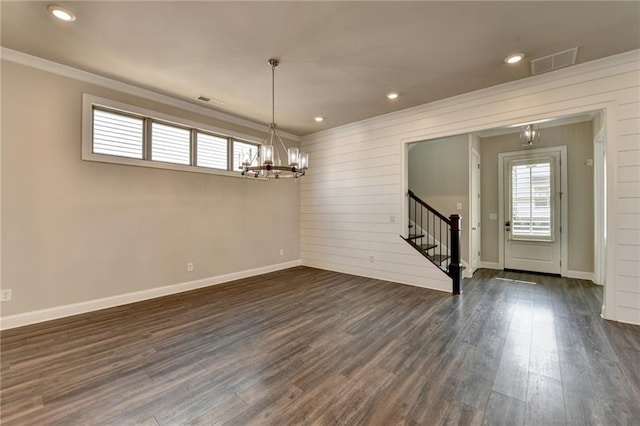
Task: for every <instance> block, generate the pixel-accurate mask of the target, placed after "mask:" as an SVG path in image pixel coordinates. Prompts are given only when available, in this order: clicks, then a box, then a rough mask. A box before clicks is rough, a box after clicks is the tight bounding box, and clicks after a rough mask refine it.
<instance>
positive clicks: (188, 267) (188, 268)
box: [187, 262, 193, 272]
mask: <svg viewBox="0 0 640 426" xmlns="http://www.w3.org/2000/svg"><path fill="white" fill-rule="evenodd" d="M187 272H193V262H189V263H187Z"/></svg>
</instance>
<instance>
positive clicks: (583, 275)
mask: <svg viewBox="0 0 640 426" xmlns="http://www.w3.org/2000/svg"><path fill="white" fill-rule="evenodd" d="M567 278H576V279H579V280H587V281H592V282H593V283H595V282H596V279H595V276H594V275H593V272H584V271H567Z"/></svg>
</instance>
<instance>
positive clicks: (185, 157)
mask: <svg viewBox="0 0 640 426" xmlns="http://www.w3.org/2000/svg"><path fill="white" fill-rule="evenodd" d="M151 159H152V160H154V161H164V162H167V163H176V164H187V165H188V164H191V131H189V130H187V129H182V128H180V127H174V126H169V125H166V124H162V123H155V122H152V123H151Z"/></svg>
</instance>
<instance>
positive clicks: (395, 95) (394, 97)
mask: <svg viewBox="0 0 640 426" xmlns="http://www.w3.org/2000/svg"><path fill="white" fill-rule="evenodd" d="M398 96H399V95H398V94H397V93H396V92H391V93H387V98H388V99H397V98H398Z"/></svg>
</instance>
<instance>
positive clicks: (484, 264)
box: [480, 261, 502, 270]
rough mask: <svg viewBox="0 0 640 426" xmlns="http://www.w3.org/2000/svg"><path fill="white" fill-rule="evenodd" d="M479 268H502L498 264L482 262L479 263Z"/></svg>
mask: <svg viewBox="0 0 640 426" xmlns="http://www.w3.org/2000/svg"><path fill="white" fill-rule="evenodd" d="M480 268H485V269H497V270H502V268H501V267H500V264H499V263H498V262H483V261H480Z"/></svg>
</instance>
